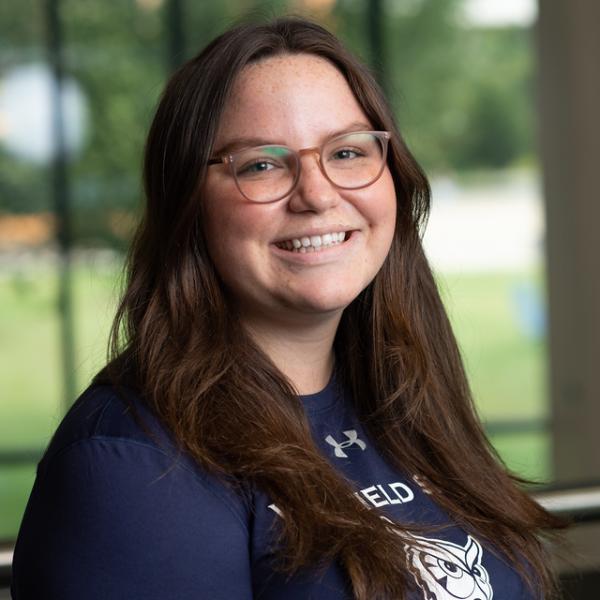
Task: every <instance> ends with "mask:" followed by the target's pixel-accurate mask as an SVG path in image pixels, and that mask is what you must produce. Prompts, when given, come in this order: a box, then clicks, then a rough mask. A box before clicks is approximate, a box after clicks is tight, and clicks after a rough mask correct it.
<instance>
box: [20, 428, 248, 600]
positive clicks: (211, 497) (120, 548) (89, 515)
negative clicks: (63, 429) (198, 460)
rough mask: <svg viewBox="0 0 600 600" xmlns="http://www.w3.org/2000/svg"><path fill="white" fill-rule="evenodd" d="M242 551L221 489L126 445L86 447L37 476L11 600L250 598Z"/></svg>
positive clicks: (236, 522)
mask: <svg viewBox="0 0 600 600" xmlns="http://www.w3.org/2000/svg"><path fill="white" fill-rule="evenodd" d="M219 489H221V492H220V491H219ZM248 547H249V544H248V532H247V529H246V524H245V522H244V517H243V514H242V511H241V510H239V509H236V505H235V504H234V503H233V502H232V500H231V496H229V495H228V490H227V489H226V487H225V486H224V485H222V484H215V482H214V481H213V480H212V479H205V478H203V477H202V476H201V474H200V473H199V472H196V471H194V470H192V469H190V468H189V467H186V466H184V465H181V464H180V463H177V464H175V465H174V462H173V459H172V458H171V457H169V456H167V455H166V454H164V453H163V452H162V451H160V450H159V449H158V448H155V447H152V446H149V445H146V444H142V443H139V442H137V441H135V440H119V439H113V438H111V439H102V438H101V439H97V438H96V439H94V438H92V439H87V440H84V441H81V442H78V443H76V444H74V445H72V446H71V447H69V448H68V449H67V450H64V451H62V453H60V454H59V455H57V456H55V457H54V458H52V459H51V461H50V463H49V464H48V465H46V468H45V469H44V471H43V472H39V473H38V477H37V480H36V483H35V485H34V488H33V491H32V494H31V497H30V500H29V503H28V506H27V509H26V512H25V516H24V519H23V522H22V525H21V530H20V532H19V537H18V540H17V544H16V548H15V556H14V561H13V583H12V593H13V600H59V599H60V600H75V599H77V600H81V599H82V598H85V599H86V600H100V599H102V600H117V599H124V600H125V599H127V600H131V599H132V598H144V600H159V599H160V600H170V599H173V600H188V599H190V600H191V599H192V598H193V599H194V600H201V599H204V598H207V599H211V600H221V599H223V600H224V599H226V598H227V599H230V598H235V599H236V600H244V599H250V598H252V585H251V575H250V564H249V556H248Z"/></svg>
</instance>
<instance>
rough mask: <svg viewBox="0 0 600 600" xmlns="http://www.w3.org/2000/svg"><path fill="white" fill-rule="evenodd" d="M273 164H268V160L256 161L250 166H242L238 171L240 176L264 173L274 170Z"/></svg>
mask: <svg viewBox="0 0 600 600" xmlns="http://www.w3.org/2000/svg"><path fill="white" fill-rule="evenodd" d="M274 168H275V165H274V164H273V163H270V162H267V161H266V160H260V161H258V160H257V161H255V162H253V163H250V164H246V165H243V166H241V167H240V168H239V169H238V171H237V172H238V175H244V174H245V173H263V172H264V171H270V170H271V169H274Z"/></svg>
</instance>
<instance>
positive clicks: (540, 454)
mask: <svg viewBox="0 0 600 600" xmlns="http://www.w3.org/2000/svg"><path fill="white" fill-rule="evenodd" d="M117 269H118V267H115V265H114V264H105V263H102V262H98V261H97V262H87V263H81V264H78V265H77V266H76V267H75V268H74V276H73V297H74V305H73V307H74V326H75V334H76V340H75V342H76V368H75V379H76V385H77V389H78V390H79V391H81V390H83V389H84V388H85V386H86V385H87V383H88V381H89V379H90V377H91V376H92V375H93V374H94V373H95V372H96V371H97V369H98V368H99V367H100V366H101V365H102V364H103V361H104V356H105V346H106V340H107V336H108V329H109V326H110V321H111V318H112V313H113V311H114V306H115V301H116V296H117V294H116V289H117V284H116V273H117ZM439 282H440V287H441V290H442V295H443V296H444V299H445V302H446V305H447V307H448V311H449V314H450V316H451V320H452V322H453V325H454V327H455V331H456V334H457V338H458V340H459V344H460V346H461V349H462V351H463V354H464V357H465V362H466V365H467V371H468V373H469V377H470V380H471V383H472V388H473V392H474V396H475V398H476V401H477V405H478V409H479V411H480V414H481V417H482V418H483V420H484V421H492V420H497V419H514V418H543V417H544V416H545V415H546V410H547V407H546V388H545V378H546V371H545V346H544V343H543V341H540V340H536V339H529V338H528V337H527V336H525V335H524V334H523V333H522V332H521V331H520V329H519V326H518V322H517V319H516V315H515V310H514V305H513V301H512V299H511V298H512V290H513V289H514V286H515V285H517V284H519V283H522V282H534V284H535V285H537V286H539V285H540V276H539V275H538V274H537V273H509V274H505V273H495V274H468V275H467V274H463V275H460V276H456V275H452V276H450V275H446V276H443V277H440V278H439ZM57 285H58V284H57V278H56V272H55V270H53V269H51V268H49V267H48V266H44V265H43V264H39V265H38V266H37V267H35V266H34V267H31V268H30V267H28V268H27V270H26V271H24V270H23V271H21V272H20V273H19V272H17V271H16V270H14V269H13V270H12V272H11V273H4V274H2V273H0V311H1V312H0V314H1V315H2V318H1V319H0V339H2V340H4V343H3V344H2V346H1V347H0V451H1V450H9V449H17V448H29V447H34V448H40V449H42V448H43V447H45V445H46V444H47V442H48V440H49V438H50V436H51V434H52V432H53V431H54V429H55V428H56V426H57V425H58V423H59V421H60V418H61V414H62V413H63V411H64V407H65V406H66V402H65V399H64V392H63V386H62V381H61V378H62V375H61V373H62V371H61V360H60V347H59V333H60V332H59V322H58V316H57V304H56V296H57ZM71 400H72V399H71ZM493 441H494V443H495V445H496V447H497V449H498V450H499V452H500V454H501V456H502V457H503V459H504V460H505V462H506V464H507V465H508V467H509V468H511V469H513V470H514V471H516V472H518V473H520V474H523V475H525V476H527V477H530V478H534V479H538V480H539V479H542V480H543V479H547V478H548V477H549V474H550V464H549V455H550V438H549V436H548V434H546V433H534V434H529V433H528V434H518V435H512V436H507V435H501V436H496V437H495V438H494V440H493ZM34 474H35V465H30V466H18V467H16V466H1V465H0V540H2V539H11V538H13V537H14V536H15V535H16V532H17V528H18V523H19V521H20V519H21V516H22V512H23V510H24V508H25V504H26V501H27V498H28V495H29V492H30V490H31V486H32V483H33V478H34Z"/></svg>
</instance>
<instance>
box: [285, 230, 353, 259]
mask: <svg viewBox="0 0 600 600" xmlns="http://www.w3.org/2000/svg"><path fill="white" fill-rule="evenodd" d="M345 239H346V232H345V231H339V232H337V231H334V232H331V233H324V234H323V235H311V236H303V237H300V238H293V239H291V240H284V241H281V242H277V243H276V244H275V245H276V246H277V247H278V248H281V249H282V250H289V251H290V252H299V253H300V254H304V253H306V252H320V251H321V250H323V249H325V248H330V247H331V246H337V245H338V244H342V243H343V242H344V240H345Z"/></svg>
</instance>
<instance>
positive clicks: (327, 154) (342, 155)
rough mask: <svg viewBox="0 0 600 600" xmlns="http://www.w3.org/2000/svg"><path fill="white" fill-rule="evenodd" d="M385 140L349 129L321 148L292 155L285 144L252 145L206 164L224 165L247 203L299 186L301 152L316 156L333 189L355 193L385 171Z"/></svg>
mask: <svg viewBox="0 0 600 600" xmlns="http://www.w3.org/2000/svg"><path fill="white" fill-rule="evenodd" d="M389 139H390V134H389V132H387V131H353V132H351V133H345V134H343V135H339V136H336V137H334V138H332V139H330V140H328V141H326V142H325V143H324V144H323V145H322V146H321V147H313V148H303V149H302V150H298V151H296V150H292V149H291V148H288V147H287V146H273V145H269V146H256V147H254V148H245V149H243V150H240V151H238V152H233V153H231V154H224V155H222V156H219V157H214V158H211V159H209V161H208V165H216V164H225V165H227V166H228V167H229V168H230V170H231V173H232V175H233V178H234V179H235V183H236V185H237V187H238V189H239V190H240V192H241V194H242V195H243V196H244V197H245V198H247V199H248V200H250V201H252V202H275V201H276V200H281V199H282V198H285V197H286V196H288V195H289V194H291V193H292V191H293V190H294V188H295V187H296V185H297V184H298V180H299V179H300V170H301V166H300V158H301V156H302V155H304V154H313V153H314V154H316V155H317V160H318V163H319V167H320V169H321V172H322V173H323V175H324V176H325V177H326V178H327V179H328V180H329V181H330V182H331V183H332V184H333V185H335V186H336V187H338V188H342V189H344V190H358V189H360V188H364V187H367V186H368V185H371V184H372V183H374V182H375V181H377V179H379V177H380V176H381V173H382V172H383V168H384V167H385V161H386V157H387V149H388V142H389Z"/></svg>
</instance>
